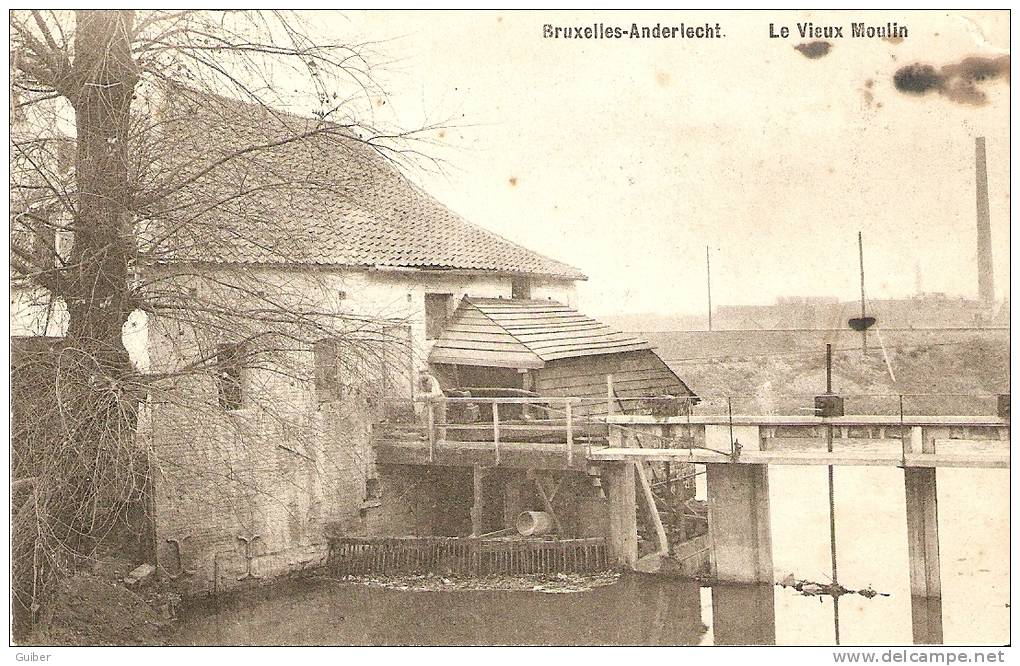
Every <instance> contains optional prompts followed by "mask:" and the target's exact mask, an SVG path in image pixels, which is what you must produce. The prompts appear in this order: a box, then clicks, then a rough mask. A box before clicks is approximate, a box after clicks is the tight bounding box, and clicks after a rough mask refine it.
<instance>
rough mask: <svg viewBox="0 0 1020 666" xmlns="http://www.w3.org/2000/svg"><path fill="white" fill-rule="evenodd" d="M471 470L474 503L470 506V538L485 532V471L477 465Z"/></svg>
mask: <svg viewBox="0 0 1020 666" xmlns="http://www.w3.org/2000/svg"><path fill="white" fill-rule="evenodd" d="M472 470H473V475H472V478H473V480H474V492H473V497H474V502H473V503H472V505H471V536H478V535H480V534H482V533H483V532H484V531H485V525H484V521H485V470H484V469H483V468H482V466H481V465H478V464H476V465H474V466H473V467H472Z"/></svg>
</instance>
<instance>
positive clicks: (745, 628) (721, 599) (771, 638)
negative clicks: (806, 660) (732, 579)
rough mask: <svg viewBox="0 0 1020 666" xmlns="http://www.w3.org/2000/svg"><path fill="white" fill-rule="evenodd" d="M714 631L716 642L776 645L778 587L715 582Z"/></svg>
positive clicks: (724, 643)
mask: <svg viewBox="0 0 1020 666" xmlns="http://www.w3.org/2000/svg"><path fill="white" fill-rule="evenodd" d="M712 632H713V636H714V638H715V644H716V645H775V644H776V588H775V587H774V586H772V585H715V586H713V587H712Z"/></svg>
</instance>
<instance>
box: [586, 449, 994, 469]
mask: <svg viewBox="0 0 1020 666" xmlns="http://www.w3.org/2000/svg"><path fill="white" fill-rule="evenodd" d="M589 459H590V460H592V461H599V462H610V461H621V460H630V461H635V462H636V461H639V460H640V461H644V462H653V461H654V462H687V463H699V464H703V463H732V464H745V465H850V466H876V467H970V468H975V469H992V468H1009V452H1008V451H1004V452H991V453H986V452H982V453H908V454H906V455H902V454H899V453H891V452H889V453H885V452H879V453H876V452H874V451H852V450H842V451H834V452H833V453H828V452H826V451H824V450H813V451H812V450H808V451H804V450H801V451H782V450H780V451H741V452H740V455H739V456H737V457H735V458H734V457H733V456H730V455H726V454H722V453H718V452H716V451H707V450H705V449H638V448H609V447H607V448H600V449H593V450H592V452H591V455H590V456H589Z"/></svg>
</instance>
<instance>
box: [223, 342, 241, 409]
mask: <svg viewBox="0 0 1020 666" xmlns="http://www.w3.org/2000/svg"><path fill="white" fill-rule="evenodd" d="M244 355H245V345H244V344H242V343H236V342H230V343H225V344H220V345H217V346H216V367H217V391H218V394H219V401H220V407H222V408H223V409H226V410H235V409H241V407H242V406H243V404H244V397H245V396H244Z"/></svg>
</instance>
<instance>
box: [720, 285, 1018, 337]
mask: <svg viewBox="0 0 1020 666" xmlns="http://www.w3.org/2000/svg"><path fill="white" fill-rule="evenodd" d="M860 308H861V304H860V301H856V300H855V301H842V302H841V301H839V300H838V299H836V298H830V297H781V298H778V299H776V302H775V303H774V304H772V305H723V306H719V308H718V309H717V310H716V312H715V317H714V328H716V329H719V330H756V329H762V330H776V329H813V330H828V329H843V328H846V327H847V320H849V319H850V318H852V317H859V316H860ZM997 311H998V312H1000V314H999V315H998V316H993V314H994V313H993V312H990V311H989V309H988V308H987V307H986V306H985V305H984V304H982V303H981V301H978V300H974V299H968V298H962V297H956V296H947V295H946V294H943V293H923V294H917V295H914V296H908V297H906V298H884V299H868V300H867V302H866V312H867V314H868V316H872V317H875V318H876V319H878V325H879V326H880V327H882V328H966V327H973V326H978V327H981V326H999V325H1006V324H1008V316H1007V317H1006V318H1005V322H1006V323H1005V324H1003V323H1002V322H1003V319H1004V318H1003V317H1002V315H1001V308H997ZM1007 312H1008V308H1007Z"/></svg>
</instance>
